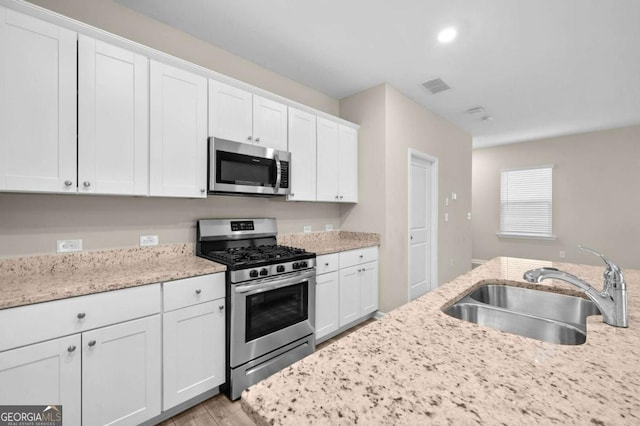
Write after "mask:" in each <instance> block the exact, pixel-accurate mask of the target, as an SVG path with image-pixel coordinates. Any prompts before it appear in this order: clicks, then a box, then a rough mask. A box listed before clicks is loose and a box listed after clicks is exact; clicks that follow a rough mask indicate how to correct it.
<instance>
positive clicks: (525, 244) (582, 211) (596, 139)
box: [473, 126, 640, 269]
mask: <svg viewBox="0 0 640 426" xmlns="http://www.w3.org/2000/svg"><path fill="white" fill-rule="evenodd" d="M545 164H553V165H554V169H553V233H554V234H555V235H556V236H557V239H556V240H555V241H540V240H527V239H507V238H498V237H497V236H496V232H497V231H498V230H499V227H500V210H499V205H500V170H501V169H507V168H517V167H526V166H534V165H545ZM639 212H640V126H633V127H625V128H620V129H613V130H605V131H599V132H592V133H584V134H578V135H571V136H563V137H558V138H550V139H542V140H537V141H532V142H526V143H518V144H512V145H507V146H501V147H494V148H486V149H479V150H475V151H473V214H474V218H473V257H474V258H475V259H483V260H486V259H491V258H493V257H495V256H516V257H527V258H537V259H544V260H555V261H560V257H559V253H560V251H561V250H563V251H565V252H566V258H565V259H564V261H567V262H577V263H588V264H594V265H598V264H601V262H600V260H599V259H598V258H596V257H594V256H592V255H589V254H586V253H583V252H582V251H581V250H579V249H578V248H577V247H576V246H577V245H578V244H582V245H586V246H588V247H592V248H594V249H596V250H598V251H600V252H602V253H605V254H606V255H607V256H608V257H610V258H611V259H613V260H614V261H615V262H616V263H618V264H619V265H620V266H621V267H623V268H625V267H626V268H634V269H640V248H639V246H638V241H640V219H638V218H639V217H640V214H639Z"/></svg>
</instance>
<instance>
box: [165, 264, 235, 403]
mask: <svg viewBox="0 0 640 426" xmlns="http://www.w3.org/2000/svg"><path fill="white" fill-rule="evenodd" d="M163 298H164V314H163V332H162V333H163V349H162V351H163V361H164V362H163V365H164V367H163V383H164V393H163V401H164V405H163V409H164V410H165V411H166V410H168V409H170V408H172V407H175V406H176V405H178V404H180V403H182V402H185V401H188V400H189V399H191V398H194V397H196V396H198V395H200V394H202V393H204V392H207V391H210V390H212V389H214V388H216V387H218V386H220V385H221V384H223V383H224V382H225V316H226V306H225V276H224V273H220V274H212V275H202V276H199V277H192V278H186V279H182V280H177V281H171V282H168V283H164V284H163Z"/></svg>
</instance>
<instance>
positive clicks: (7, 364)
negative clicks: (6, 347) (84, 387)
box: [0, 334, 81, 425]
mask: <svg viewBox="0 0 640 426" xmlns="http://www.w3.org/2000/svg"><path fill="white" fill-rule="evenodd" d="M80 357H81V355H80V335H79V334H75V335H73V336H68V337H63V338H61V339H55V340H50V341H48V342H44V343H38V344H35V345H30V346H24V347H22V348H19V349H14V350H10V351H6V352H0V405H62V406H63V407H62V414H63V416H64V417H63V424H65V425H79V424H80V398H81V395H80V390H81V388H80V383H81V379H80V374H81V372H80V369H81V360H80Z"/></svg>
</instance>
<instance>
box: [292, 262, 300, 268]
mask: <svg viewBox="0 0 640 426" xmlns="http://www.w3.org/2000/svg"><path fill="white" fill-rule="evenodd" d="M291 267H292V268H293V269H300V264H299V263H298V262H294V263H293V265H291Z"/></svg>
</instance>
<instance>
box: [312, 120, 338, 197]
mask: <svg viewBox="0 0 640 426" xmlns="http://www.w3.org/2000/svg"><path fill="white" fill-rule="evenodd" d="M317 126H318V129H317V132H318V140H317V144H318V146H317V160H318V162H317V164H318V170H317V187H316V188H317V193H316V198H317V200H318V201H338V124H337V123H334V122H332V121H329V120H325V119H324V118H321V117H318V119H317Z"/></svg>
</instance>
